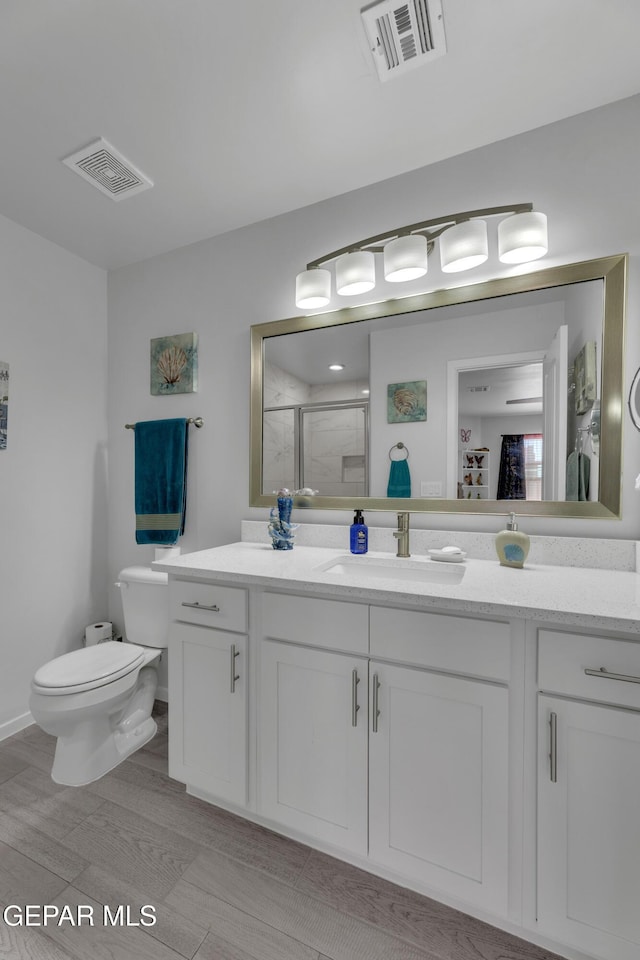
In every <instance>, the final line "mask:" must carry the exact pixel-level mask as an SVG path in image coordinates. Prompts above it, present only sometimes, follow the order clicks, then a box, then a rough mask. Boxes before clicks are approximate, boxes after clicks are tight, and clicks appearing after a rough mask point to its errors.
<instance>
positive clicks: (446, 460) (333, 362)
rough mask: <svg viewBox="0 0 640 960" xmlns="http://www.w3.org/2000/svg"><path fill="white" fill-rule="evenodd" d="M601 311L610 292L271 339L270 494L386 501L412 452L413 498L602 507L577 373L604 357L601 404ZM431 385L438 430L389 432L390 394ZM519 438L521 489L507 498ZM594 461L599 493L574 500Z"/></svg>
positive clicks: (436, 312)
mask: <svg viewBox="0 0 640 960" xmlns="http://www.w3.org/2000/svg"><path fill="white" fill-rule="evenodd" d="M602 303H603V281H602V280H601V279H597V280H589V281H585V282H582V283H573V284H569V285H567V286H559V287H549V288H545V289H542V290H538V291H532V292H527V293H521V294H517V295H508V296H503V297H498V298H494V299H492V300H482V301H478V302H472V303H461V304H456V305H451V306H446V307H439V308H435V309H430V310H424V311H417V312H415V313H406V314H402V315H398V316H390V317H377V318H375V319H372V320H363V321H361V322H357V323H346V324H336V325H333V326H327V327H322V328H319V329H315V330H314V329H312V330H304V331H299V332H296V333H291V334H282V335H279V336H273V337H266V339H265V340H264V365H263V371H264V373H263V474H262V492H263V493H264V494H267V495H268V494H270V493H272V492H273V491H274V490H277V489H279V488H280V487H283V486H286V487H289V488H291V489H299V488H300V487H311V488H313V489H314V490H318V491H319V494H320V496H327V497H353V498H356V497H359V496H369V497H377V498H383V497H385V496H386V491H387V484H388V479H389V456H388V452H389V450H390V449H391V448H392V447H393V446H394V445H396V444H397V443H398V442H402V443H404V444H405V445H406V446H407V448H409V449H410V450H411V482H412V490H411V496H412V497H413V498H421V497H423V498H424V497H433V496H435V497H444V498H446V499H450V500H453V499H460V498H467V499H468V498H469V497H472V498H474V499H487V500H491V501H494V500H500V499H522V500H534V501H536V500H548V501H557V500H565V499H588V500H593V501H597V500H598V473H599V462H598V456H597V452H596V451H595V449H593V448H592V446H591V445H590V436H589V432H588V422H589V418H590V409H591V406H590V405H589V406H588V409H587V410H583V407H584V402H583V401H581V405H576V402H575V381H574V377H573V367H574V364H575V363H576V359H577V358H578V357H579V356H580V355H581V352H583V351H584V348H585V344H587V343H590V344H595V353H596V364H595V383H594V392H595V397H594V399H595V400H597V399H598V398H599V397H600V383H601V364H600V358H601V344H602V330H603V320H602ZM589 349H590V350H591V347H590V348H589ZM331 367H334V368H335V367H339V368H340V369H330V368H331ZM425 380H426V381H428V383H429V417H428V420H426V421H416V422H408V423H388V422H387V421H388V417H387V392H388V385H389V384H394V383H401V382H409V381H425ZM514 436H515V437H519V438H521V440H520V441H519V443H520V446H521V454H522V457H521V468H519V469H521V471H522V478H521V482H519V483H516V482H508V480H504V479H503V482H502V484H501V485H500V486H499V483H500V476H501V472H502V473H503V474H504V469H505V463H506V460H507V453H506V452H505V453H504V454H503V440H504V438H506V437H514ZM510 456H511V458H512V460H513V459H514V454H513V453H511V454H510ZM469 457H471V458H472V460H473V463H472V464H471V462H470V461H469ZM581 457H582V458H583V459H582V461H581V463H582V468H583V469H584V468H585V465H586V461H587V459H588V460H589V461H590V463H589V467H590V471H589V472H590V484H589V486H588V489H586V490H585V488H584V486H583V487H582V488H581V489H582V493H581V495H580V496H575V495H574V493H575V491H574V479H575V477H574V474H575V462H574V461H575V460H576V459H578V461H579V464H578V466H579V465H580V458H581ZM476 458H482V460H481V461H478V460H477V459H476ZM516 459H517V458H516ZM514 462H515V461H514ZM511 479H512V480H513V478H511Z"/></svg>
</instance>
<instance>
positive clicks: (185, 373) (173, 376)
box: [151, 333, 198, 397]
mask: <svg viewBox="0 0 640 960" xmlns="http://www.w3.org/2000/svg"><path fill="white" fill-rule="evenodd" d="M197 389H198V334H197V333H177V334H175V335H174V336H171V337H156V338H155V339H153V340H152V341H151V395H152V396H154V397H158V396H166V395H172V394H174V393H195V392H196V391H197Z"/></svg>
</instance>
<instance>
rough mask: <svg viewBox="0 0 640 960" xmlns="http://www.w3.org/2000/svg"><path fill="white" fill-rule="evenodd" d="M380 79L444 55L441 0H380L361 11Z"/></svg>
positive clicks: (397, 74)
mask: <svg viewBox="0 0 640 960" xmlns="http://www.w3.org/2000/svg"><path fill="white" fill-rule="evenodd" d="M360 15H361V17H362V21H363V23H364V28H365V30H366V33H367V40H368V42H369V49H370V50H371V52H372V54H373V59H374V62H375V65H376V70H377V71H378V76H379V78H380V80H390V79H391V78H392V77H397V76H400V74H402V73H406V71H407V70H413V69H414V68H415V67H420V66H422V65H423V64H426V63H428V62H430V61H431V60H436V59H437V58H438V57H442V56H444V54H445V53H446V52H447V45H446V40H445V35H444V20H443V16H442V4H441V2H440V0H407V2H406V3H405V2H402V0H381V2H379V3H373V4H371V5H370V6H368V7H364V8H363V9H362V10H361V11H360Z"/></svg>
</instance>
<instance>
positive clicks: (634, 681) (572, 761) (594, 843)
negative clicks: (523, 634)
mask: <svg viewBox="0 0 640 960" xmlns="http://www.w3.org/2000/svg"><path fill="white" fill-rule="evenodd" d="M538 655H539V668H538V669H539V687H540V689H541V691H542V692H541V693H540V695H539V727H538V743H539V757H538V923H539V926H540V929H541V930H543V931H544V933H545V935H547V936H550V937H553V938H554V939H557V940H558V941H559V942H561V943H565V944H568V945H570V946H572V947H575V948H577V949H580V950H583V951H584V952H585V953H587V954H589V955H593V956H596V957H604V958H607V960H637V958H638V957H639V956H640V911H639V909H638V906H639V903H640V901H639V897H640V815H639V810H640V682H638V681H639V679H640V644H639V643H637V642H633V641H625V640H611V639H608V638H603V637H590V636H581V635H572V634H565V633H559V632H554V631H547V630H541V631H539V649H538ZM602 668H604V670H603V669H602ZM585 671H592V672H589V673H587V672H585ZM604 671H607V673H608V674H609V675H613V676H608V675H607V673H605V672H604ZM614 678H619V679H614ZM547 691H549V692H547ZM553 693H557V694H560V695H561V696H554V695H553Z"/></svg>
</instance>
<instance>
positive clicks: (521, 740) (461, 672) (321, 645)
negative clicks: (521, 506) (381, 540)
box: [156, 542, 640, 960]
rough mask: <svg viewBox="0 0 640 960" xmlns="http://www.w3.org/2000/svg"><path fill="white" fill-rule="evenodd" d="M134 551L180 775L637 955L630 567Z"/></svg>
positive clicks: (399, 873) (411, 873) (555, 946)
mask: <svg viewBox="0 0 640 960" xmlns="http://www.w3.org/2000/svg"><path fill="white" fill-rule="evenodd" d="M394 564H398V565H399V566H395V567H394ZM403 565H404V566H403ZM156 566H157V567H158V568H160V569H164V570H166V571H168V572H169V574H170V583H169V591H170V616H171V625H170V639H169V644H170V647H169V699H170V709H171V723H170V733H169V737H170V740H169V773H170V775H171V776H173V777H175V778H176V779H178V780H181V781H183V782H184V783H186V784H187V789H188V791H189V792H190V793H192V794H194V795H196V796H198V797H201V798H203V799H205V800H207V801H209V802H211V803H214V804H217V805H220V806H223V807H225V808H227V809H229V810H232V811H234V812H236V813H238V814H240V815H241V816H245V817H248V818H250V819H252V820H255V821H257V822H259V823H261V824H264V825H265V826H267V827H270V828H272V829H274V830H277V831H280V832H281V833H284V834H286V835H287V836H290V837H293V838H295V839H298V840H302V841H304V842H307V843H309V844H311V845H312V846H316V847H318V848H319V849H322V850H324V851H326V852H328V853H330V854H333V855H334V856H337V857H341V858H343V859H345V860H348V861H349V862H352V863H355V864H357V865H359V866H362V867H364V868H365V869H366V870H369V871H370V872H373V873H376V874H379V875H380V876H383V877H386V878H388V879H390V880H393V881H396V882H398V883H400V884H402V885H404V886H408V887H411V888H413V889H415V890H417V891H419V892H421V893H424V894H426V895H428V896H431V897H434V898H436V899H439V900H441V901H443V902H445V903H448V904H451V905H452V906H454V907H457V908H459V909H461V910H464V911H466V912H468V913H470V914H472V915H474V916H477V917H480V918H482V919H485V920H487V921H489V922H490V923H493V924H495V925H498V926H501V927H503V928H504V929H507V930H509V931H511V932H513V933H516V934H518V935H520V936H522V937H524V938H525V939H529V940H531V941H533V942H536V943H539V944H542V945H543V946H546V947H547V948H549V949H551V950H555V951H556V952H559V953H561V954H564V955H566V956H569V957H574V958H575V957H582V956H585V957H586V956H588V957H597V958H606V960H637V957H638V955H639V953H640V916H639V914H638V909H637V904H638V895H639V893H640V830H639V829H638V798H640V602H639V601H640V587H639V584H640V576H638V575H637V574H636V573H634V572H630V571H627V572H622V571H620V570H618V571H612V570H596V569H577V568H575V567H560V566H558V567H552V566H542V565H540V566H536V565H535V564H531V565H529V566H528V567H525V569H524V570H512V569H508V568H503V567H500V566H499V565H498V563H497V562H496V561H490V560H480V559H478V560H467V561H466V562H465V564H464V565H462V564H437V563H435V562H433V561H431V560H429V559H427V558H426V557H425V556H421V557H418V558H415V559H412V560H411V561H401V560H396V558H394V557H392V556H391V555H390V554H389V555H386V556H384V555H382V554H368V555H367V556H366V557H363V558H353V557H350V555H349V554H348V553H346V551H344V550H335V549H329V548H321V547H300V546H296V548H295V550H293V551H285V552H280V551H274V550H272V549H271V546H270V545H267V544H262V543H251V542H243V543H237V544H231V545H228V546H225V547H219V548H215V549H212V550H205V551H201V552H199V553H194V554H191V555H187V556H184V557H180V558H174V559H172V560H170V561H167V562H166V563H162V564H157V565H156ZM400 571H402V573H400Z"/></svg>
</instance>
